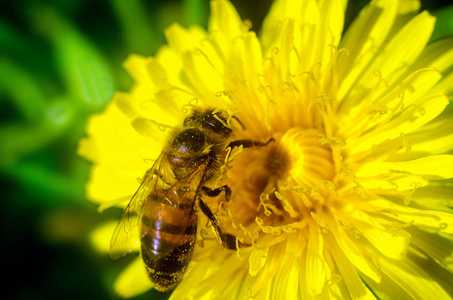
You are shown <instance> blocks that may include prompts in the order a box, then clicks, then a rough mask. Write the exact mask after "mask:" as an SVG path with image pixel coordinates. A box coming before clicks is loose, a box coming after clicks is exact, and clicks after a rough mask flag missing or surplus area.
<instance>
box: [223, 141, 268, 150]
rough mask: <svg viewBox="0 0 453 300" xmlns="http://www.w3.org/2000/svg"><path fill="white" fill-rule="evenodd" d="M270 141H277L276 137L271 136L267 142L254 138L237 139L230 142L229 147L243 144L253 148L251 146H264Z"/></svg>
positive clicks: (244, 146)
mask: <svg viewBox="0 0 453 300" xmlns="http://www.w3.org/2000/svg"><path fill="white" fill-rule="evenodd" d="M270 142H275V139H274V138H270V139H269V140H268V141H267V142H265V143H263V142H259V141H252V140H237V141H232V142H230V143H229V144H228V146H227V149H228V148H231V150H233V148H234V147H239V146H242V148H251V147H264V146H267V144H269V143H270Z"/></svg>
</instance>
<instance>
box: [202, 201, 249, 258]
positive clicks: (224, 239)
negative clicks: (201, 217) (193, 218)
mask: <svg viewBox="0 0 453 300" xmlns="http://www.w3.org/2000/svg"><path fill="white" fill-rule="evenodd" d="M219 194H220V192H219ZM198 205H199V207H200V208H201V210H202V211H203V213H204V214H205V215H206V217H208V219H209V221H210V222H211V225H212V229H213V230H214V234H215V236H216V238H217V241H218V242H219V244H221V245H222V247H224V248H227V249H229V250H237V246H236V236H234V235H232V234H229V233H224V232H223V231H222V228H220V224H219V221H217V219H216V218H215V216H214V214H213V213H212V211H211V209H210V208H209V207H208V206H207V205H206V203H204V202H203V200H202V199H201V198H198ZM241 245H242V246H241ZM238 246H239V247H243V246H249V245H248V244H244V243H239V244H238Z"/></svg>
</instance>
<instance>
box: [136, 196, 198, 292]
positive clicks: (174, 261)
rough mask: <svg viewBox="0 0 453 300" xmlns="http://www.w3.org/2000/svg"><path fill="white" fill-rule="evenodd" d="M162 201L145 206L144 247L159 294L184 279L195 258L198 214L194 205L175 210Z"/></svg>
mask: <svg viewBox="0 0 453 300" xmlns="http://www.w3.org/2000/svg"><path fill="white" fill-rule="evenodd" d="M156 200H157V201H156ZM159 200H160V199H155V200H151V201H147V203H146V204H145V206H144V207H143V212H142V222H141V248H142V258H143V261H144V263H145V265H146V269H147V271H148V276H149V277H150V279H151V281H152V282H154V284H155V287H156V289H157V290H158V291H167V290H170V289H173V288H174V287H176V285H177V284H178V283H179V282H180V281H181V280H182V277H183V275H184V273H185V271H186V269H187V266H188V265H189V263H190V260H191V258H192V252H193V248H194V246H195V241H196V233H197V215H196V211H195V210H194V209H193V207H192V206H190V207H174V206H171V205H168V203H167V204H166V203H165V202H163V201H159Z"/></svg>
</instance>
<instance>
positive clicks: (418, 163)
mask: <svg viewBox="0 0 453 300" xmlns="http://www.w3.org/2000/svg"><path fill="white" fill-rule="evenodd" d="M389 173H405V174H413V175H422V176H424V177H425V178H428V179H447V178H452V177H453V155H434V156H428V157H423V158H420V159H416V160H410V161H403V162H370V163H367V164H364V165H363V167H362V168H360V169H359V170H358V171H357V172H356V173H355V174H356V176H357V177H376V176H378V175H382V174H389Z"/></svg>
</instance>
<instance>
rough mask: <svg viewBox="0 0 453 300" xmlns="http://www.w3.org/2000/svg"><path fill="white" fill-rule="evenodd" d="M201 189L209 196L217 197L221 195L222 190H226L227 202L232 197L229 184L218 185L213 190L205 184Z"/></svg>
mask: <svg viewBox="0 0 453 300" xmlns="http://www.w3.org/2000/svg"><path fill="white" fill-rule="evenodd" d="M201 190H202V191H203V193H204V194H205V195H206V196H209V197H217V196H218V195H220V193H221V192H225V201H226V202H228V201H230V198H231V189H230V187H229V186H228V185H224V186H221V187H218V188H216V189H213V190H211V189H210V188H208V187H206V186H203V187H202V188H201Z"/></svg>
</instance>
